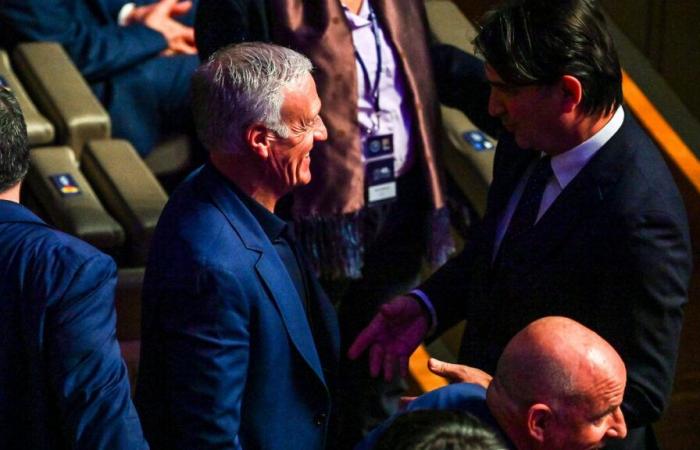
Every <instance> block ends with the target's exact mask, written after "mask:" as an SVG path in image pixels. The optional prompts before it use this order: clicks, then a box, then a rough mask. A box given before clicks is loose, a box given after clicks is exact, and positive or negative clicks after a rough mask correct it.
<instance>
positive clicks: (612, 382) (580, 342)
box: [488, 317, 626, 449]
mask: <svg viewBox="0 0 700 450" xmlns="http://www.w3.org/2000/svg"><path fill="white" fill-rule="evenodd" d="M625 382H626V371H625V365H624V363H623V362H622V359H621V358H620V356H619V355H618V354H617V352H616V351H615V349H613V348H612V346H610V344H608V343H607V342H606V341H605V340H604V339H603V338H602V337H600V336H599V335H597V334H596V333H594V332H593V331H591V330H590V329H588V328H586V327H584V326H583V325H581V324H579V323H578V322H575V321H573V320H571V319H567V318H564V317H546V318H543V319H539V320H537V321H535V322H533V323H531V324H530V325H528V326H527V327H526V328H525V329H523V330H522V331H520V332H519V333H518V334H517V335H515V336H514V337H513V339H511V341H510V342H509V343H508V345H507V346H506V348H505V350H504V352H503V354H502V355H501V358H500V359H499V361H498V367H497V369H496V374H495V377H494V381H493V383H492V384H491V386H490V387H489V393H488V396H489V406H490V407H491V409H492V411H493V409H494V406H495V405H494V403H495V404H497V405H498V406H497V409H500V410H501V411H500V412H496V414H495V415H496V416H497V418H498V415H499V414H500V415H501V419H502V420H503V421H506V422H507V423H508V427H510V428H511V429H513V432H514V433H515V434H518V435H519V436H520V437H519V439H518V440H524V441H528V440H532V441H533V442H535V443H537V442H539V443H542V442H544V443H545V444H546V445H544V447H546V448H552V449H554V448H571V449H573V448H591V447H595V446H596V445H598V444H602V442H603V441H604V440H605V439H607V438H609V437H621V436H619V435H624V434H625V433H626V429H625V425H624V419H623V418H622V413H621V412H620V409H619V407H620V404H621V403H622V396H623V393H624V388H625ZM548 417H552V418H555V419H557V420H554V421H552V420H548V421H542V422H538V419H546V418H548ZM599 419H603V420H602V421H601V420H599ZM596 424H600V426H599V425H596ZM545 425H547V426H546V427H545ZM553 425H555V426H553ZM547 427H548V429H545V428H547ZM593 428H595V430H593ZM584 431H594V432H593V433H588V434H587V435H586V436H579V435H580V434H581V433H582V432H584ZM568 437H571V438H573V439H575V440H574V441H569V440H567V438H568ZM576 439H578V440H580V441H581V442H578V441H577V440H576ZM554 441H556V442H554ZM562 443H563V444H562ZM584 443H585V444H586V445H583V444H584ZM559 444H562V445H559ZM579 444H581V445H579ZM523 447H526V448H537V446H535V447H527V446H523Z"/></svg>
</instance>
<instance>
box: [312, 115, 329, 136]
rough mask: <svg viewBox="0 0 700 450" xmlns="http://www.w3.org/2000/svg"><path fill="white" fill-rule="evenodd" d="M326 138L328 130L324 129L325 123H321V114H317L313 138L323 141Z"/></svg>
mask: <svg viewBox="0 0 700 450" xmlns="http://www.w3.org/2000/svg"><path fill="white" fill-rule="evenodd" d="M326 139H328V130H327V129H326V124H325V123H323V119H322V118H321V116H318V118H317V119H316V123H315V124H314V140H315V141H325V140H326Z"/></svg>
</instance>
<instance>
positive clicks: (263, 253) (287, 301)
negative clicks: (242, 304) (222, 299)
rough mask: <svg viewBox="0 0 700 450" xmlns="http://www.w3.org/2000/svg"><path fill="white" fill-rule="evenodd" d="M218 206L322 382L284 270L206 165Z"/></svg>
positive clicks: (261, 234)
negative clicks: (251, 254)
mask: <svg viewBox="0 0 700 450" xmlns="http://www.w3.org/2000/svg"><path fill="white" fill-rule="evenodd" d="M200 176H201V177H202V180H203V182H204V184H205V186H204V189H206V192H207V193H208V194H209V196H210V197H211V199H212V200H213V202H214V204H215V205H216V206H217V208H218V209H219V210H220V211H221V212H222V213H223V214H224V216H225V217H226V219H227V220H228V222H229V224H230V225H231V227H232V228H233V230H234V232H235V233H236V234H237V235H238V236H239V237H240V239H241V241H243V244H244V245H245V246H246V248H247V249H248V250H250V251H252V252H255V253H257V254H258V255H259V256H258V260H257V262H256V264H255V270H256V272H257V274H258V276H259V278H260V280H261V281H262V283H263V285H264V286H265V288H266V289H265V291H266V292H268V293H269V295H270V298H271V300H272V301H273V303H274V305H275V307H276V309H277V310H278V311H279V314H280V316H281V318H282V322H283V323H284V326H285V329H286V331H287V334H288V335H289V338H290V340H291V342H292V344H293V345H294V347H295V348H296V349H297V351H298V352H299V354H300V355H301V356H302V358H303V359H304V360H305V361H306V363H307V364H308V365H309V367H311V369H312V370H313V371H314V372H315V373H316V375H317V376H318V377H319V379H320V380H321V381H322V382H323V383H324V384H325V382H326V380H325V378H324V376H323V370H322V368H321V363H320V360H319V356H318V353H317V352H316V346H315V344H314V340H313V336H312V335H311V329H310V327H309V322H308V320H307V318H306V312H305V311H304V307H303V306H302V302H301V299H300V298H299V295H298V292H297V290H296V288H295V287H294V283H293V281H292V279H291V278H290V277H289V274H288V272H287V269H286V268H285V267H284V264H283V263H282V261H281V260H280V258H279V256H278V255H277V251H276V250H275V249H274V247H273V246H272V243H271V242H270V240H269V239H268V237H267V235H266V234H265V232H264V231H263V230H262V228H261V227H260V224H259V223H258V221H257V220H256V219H255V217H253V215H252V214H251V213H250V211H249V210H248V208H246V207H245V205H244V204H243V203H242V202H241V200H240V199H239V198H238V195H237V194H236V193H235V192H234V191H233V190H232V189H231V188H230V187H229V186H228V181H227V180H226V179H225V178H224V177H223V176H222V175H220V174H219V173H218V172H217V171H216V170H215V169H214V168H213V167H211V166H209V165H206V166H205V167H204V168H203V169H202V173H201V174H200Z"/></svg>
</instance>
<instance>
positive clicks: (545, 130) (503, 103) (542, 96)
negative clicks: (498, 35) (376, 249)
mask: <svg viewBox="0 0 700 450" xmlns="http://www.w3.org/2000/svg"><path fill="white" fill-rule="evenodd" d="M486 78H487V80H488V82H489V84H490V85H491V95H490V97H489V114H490V115H492V116H494V117H497V118H499V119H500V120H501V122H502V123H503V126H504V127H505V129H506V130H507V131H508V132H509V133H512V134H513V135H514V136H515V142H516V143H517V144H518V146H519V147H520V148H523V149H537V150H540V151H544V152H546V153H550V154H551V153H554V151H553V150H550V149H555V148H558V146H559V145H560V144H559V143H558V141H559V134H560V133H561V129H560V127H561V125H560V119H561V114H560V101H561V98H560V97H561V90H560V89H558V85H553V86H542V85H534V84H532V85H526V86H516V85H512V84H508V83H506V82H504V81H503V79H502V78H501V77H500V76H499V75H498V74H497V73H496V71H495V70H493V68H492V67H491V66H489V65H488V64H487V65H486Z"/></svg>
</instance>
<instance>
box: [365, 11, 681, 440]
mask: <svg viewBox="0 0 700 450" xmlns="http://www.w3.org/2000/svg"><path fill="white" fill-rule="evenodd" d="M476 46H477V49H478V50H479V52H480V53H481V54H482V55H483V56H484V58H485V60H486V66H485V80H486V81H487V82H488V83H489V84H490V85H491V93H490V97H489V99H488V112H489V114H490V115H491V116H494V117H495V118H497V119H499V120H500V122H501V123H502V126H503V128H505V131H504V132H503V133H502V134H501V136H500V141H499V145H498V148H497V150H496V157H495V162H494V180H493V184H492V186H491V189H490V192H489V197H488V205H487V211H486V214H485V216H484V219H483V223H482V224H481V227H480V231H479V234H478V236H477V237H476V238H475V239H474V240H473V241H472V242H470V244H469V245H468V246H467V247H466V249H465V250H464V251H463V253H462V254H461V255H460V256H458V257H457V258H455V259H454V260H453V261H451V263H449V264H448V265H447V266H446V267H444V268H443V269H442V270H440V271H438V272H437V273H436V274H435V275H434V276H433V277H431V278H430V279H429V280H427V281H426V282H425V283H424V284H423V285H422V286H420V287H419V289H417V290H415V291H413V292H412V293H411V294H410V295H408V296H402V297H398V298H396V299H394V300H393V301H392V302H390V303H388V304H386V305H384V306H383V307H382V309H381V311H380V314H379V315H378V316H377V317H375V319H374V321H373V323H372V324H370V326H369V327H368V328H367V329H366V330H365V331H364V332H363V333H362V334H361V335H360V337H358V339H357V341H356V342H355V345H354V347H353V348H352V349H351V353H352V355H353V356H355V355H357V354H358V353H360V352H361V351H362V350H363V349H364V348H367V347H371V350H370V358H371V364H372V366H373V367H372V370H373V371H374V372H375V373H377V372H379V370H380V367H381V366H383V367H384V370H385V372H387V371H388V372H392V369H393V368H394V367H395V365H396V364H397V362H398V363H401V362H402V360H405V358H406V357H407V355H409V354H410V353H411V351H412V350H413V348H414V347H415V346H416V345H417V344H418V342H420V340H422V338H423V337H425V336H426V334H427V332H428V329H429V328H430V327H431V326H434V327H436V331H437V332H438V333H439V332H441V331H443V330H445V329H447V328H448V327H450V326H451V325H453V324H454V323H455V322H456V321H458V320H460V319H464V318H466V319H467V322H468V327H467V329H466V332H465V334H464V337H463V341H462V348H461V351H460V362H462V363H466V364H469V365H471V366H476V367H477V368H479V369H482V370H486V371H487V372H492V371H493V370H494V368H495V364H496V361H497V359H498V357H499V355H500V354H501V352H502V351H503V348H504V346H505V344H506V342H508V340H509V339H510V338H511V337H512V336H513V335H514V334H515V333H516V332H517V331H518V329H520V328H522V327H523V326H524V325H525V324H527V323H528V322H530V321H532V320H534V319H536V318H538V317H542V316H545V315H563V316H569V317H572V318H574V319H576V320H578V321H579V322H581V323H583V324H584V325H586V326H588V327H590V328H592V329H593V330H595V331H596V332H598V333H599V334H600V335H601V336H603V337H604V338H605V339H606V340H608V341H609V342H610V343H611V344H612V345H613V347H615V348H616V349H617V351H618V352H619V353H620V355H621V356H622V358H623V360H624V361H625V364H626V365H627V370H628V383H627V390H626V393H625V402H624V404H623V410H624V412H625V416H626V417H627V419H628V424H629V426H630V433H629V437H628V438H627V440H625V441H623V442H622V443H621V444H619V445H622V446H624V447H625V448H645V446H649V447H652V448H653V441H654V439H653V433H652V432H651V428H650V427H649V425H650V424H651V422H653V421H655V420H656V419H658V417H659V415H660V414H661V412H662V411H663V409H664V407H665V406H666V403H667V400H668V396H669V394H670V391H671V386H672V381H673V376H674V371H675V362H676V355H677V350H678V341H679V336H680V330H681V320H682V306H683V305H684V304H685V303H686V301H687V288H688V282H689V278H690V267H691V255H690V243H689V237H688V225H687V218H686V215H685V210H684V208H683V204H682V201H681V198H680V195H679V193H678V191H677V189H676V186H675V185H674V183H673V180H672V179H671V176H670V174H669V172H668V169H667V168H666V166H665V164H664V162H663V160H662V159H661V156H660V154H659V151H658V149H657V148H656V146H655V145H654V144H653V143H652V142H651V141H650V140H649V139H648V137H647V136H646V135H645V134H644V132H643V131H642V130H641V129H640V128H639V127H638V125H637V124H636V123H635V121H634V119H633V118H632V117H630V116H629V114H626V113H625V111H624V110H623V109H622V107H621V101H622V92H621V70H620V65H619V62H618V59H617V54H616V51H615V49H614V46H613V43H612V40H611V38H610V35H609V33H608V31H607V29H606V25H605V20H604V17H603V15H602V14H601V12H600V11H599V10H598V9H597V7H596V5H595V3H594V2H592V1H590V0H567V1H561V2H550V1H544V0H519V1H507V2H505V3H504V4H503V5H502V6H501V7H500V8H498V9H497V10H495V11H493V12H492V13H490V14H489V15H487V17H486V18H485V21H484V24H483V28H482V30H481V32H480V33H479V35H478V37H477V39H476ZM436 64H440V67H441V68H442V70H441V71H440V72H439V74H438V76H439V77H440V78H441V79H440V80H439V82H438V84H439V85H441V86H442V87H443V94H446V93H449V94H450V95H449V96H443V97H444V99H445V101H446V102H448V103H450V104H451V105H452V106H457V107H461V108H463V109H465V110H466V111H467V112H468V113H470V114H475V115H476V116H477V117H480V118H482V119H483V118H484V117H483V116H484V114H483V112H484V111H485V110H486V105H485V104H484V102H485V100H486V99H485V96H484V95H483V94H481V91H480V87H481V88H483V83H481V84H480V83H479V80H482V81H483V80H484V71H483V68H482V66H481V64H480V63H476V62H475V59H473V58H470V57H468V56H467V55H466V54H461V53H459V52H458V51H457V50H456V49H453V48H449V47H447V48H446V47H441V48H438V49H436ZM479 100H481V102H480V101H479ZM481 122H482V123H485V122H486V121H485V120H482V121H481ZM615 445H618V444H615Z"/></svg>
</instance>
